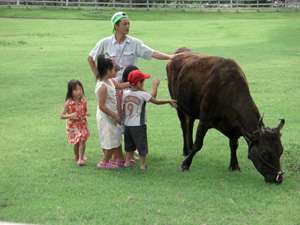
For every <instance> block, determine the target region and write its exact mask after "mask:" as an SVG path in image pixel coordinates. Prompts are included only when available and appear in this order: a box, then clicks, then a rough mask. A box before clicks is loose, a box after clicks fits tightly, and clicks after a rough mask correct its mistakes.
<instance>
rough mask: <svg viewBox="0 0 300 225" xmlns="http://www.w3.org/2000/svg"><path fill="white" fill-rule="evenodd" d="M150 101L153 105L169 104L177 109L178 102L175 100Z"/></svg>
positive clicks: (154, 99) (152, 99)
mask: <svg viewBox="0 0 300 225" xmlns="http://www.w3.org/2000/svg"><path fill="white" fill-rule="evenodd" d="M149 101H150V102H152V103H153V104H156V105H163V104H168V103H169V104H170V105H171V106H173V107H174V108H176V107H177V104H176V100H174V99H169V100H160V99H156V98H153V97H152V98H151V99H150V100H149Z"/></svg>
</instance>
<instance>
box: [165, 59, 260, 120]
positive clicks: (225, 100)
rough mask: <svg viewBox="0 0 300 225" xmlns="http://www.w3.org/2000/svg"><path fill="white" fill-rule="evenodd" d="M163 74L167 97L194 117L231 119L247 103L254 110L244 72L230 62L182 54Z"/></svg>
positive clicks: (170, 63)
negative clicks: (167, 92)
mask: <svg viewBox="0 0 300 225" xmlns="http://www.w3.org/2000/svg"><path fill="white" fill-rule="evenodd" d="M167 74H168V81H169V91H170V94H171V97H172V98H174V99H176V100H177V102H178V107H179V110H182V111H184V112H185V113H187V114H188V115H190V116H192V117H194V118H200V119H201V118H203V117H205V116H209V117H210V118H205V119H207V120H209V119H215V118H218V117H220V118H228V119H230V120H235V119H236V118H234V117H237V116H239V115H234V113H235V112H236V111H239V110H241V109H240V108H242V107H243V104H245V103H247V102H249V103H250V104H248V105H250V107H252V108H254V110H256V111H257V109H256V106H255V104H254V102H253V101H252V98H251V96H250V92H249V88H248V85H247V81H246V78H245V76H244V73H243V71H242V70H241V69H240V67H239V66H238V65H237V64H236V63H235V62H234V61H233V60H231V59H225V58H222V57H216V56H201V55H196V54H190V53H189V54H183V55H179V56H177V57H175V58H174V59H173V60H172V61H170V62H169V64H168V65H167ZM245 110H248V109H245ZM250 111H253V110H250ZM224 121H225V122H226V120H224ZM229 123H230V121H229Z"/></svg>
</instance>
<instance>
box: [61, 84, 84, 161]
mask: <svg viewBox="0 0 300 225" xmlns="http://www.w3.org/2000/svg"><path fill="white" fill-rule="evenodd" d="M87 116H89V114H88V112H87V101H86V99H85V97H84V89H83V86H82V84H81V82H80V81H79V80H70V81H69V82H68V91H67V95H66V101H65V104H64V111H63V112H62V113H61V119H67V123H66V131H67V137H68V142H69V143H70V144H72V145H74V154H75V160H76V162H77V165H79V166H83V165H85V161H86V158H85V157H84V153H85V143H86V141H87V139H88V137H89V130H88V128H87Z"/></svg>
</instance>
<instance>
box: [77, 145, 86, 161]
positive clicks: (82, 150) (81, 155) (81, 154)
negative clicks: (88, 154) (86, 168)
mask: <svg viewBox="0 0 300 225" xmlns="http://www.w3.org/2000/svg"><path fill="white" fill-rule="evenodd" d="M78 153H79V154H78V155H79V158H78V159H79V160H84V153H85V141H81V142H79V148H78Z"/></svg>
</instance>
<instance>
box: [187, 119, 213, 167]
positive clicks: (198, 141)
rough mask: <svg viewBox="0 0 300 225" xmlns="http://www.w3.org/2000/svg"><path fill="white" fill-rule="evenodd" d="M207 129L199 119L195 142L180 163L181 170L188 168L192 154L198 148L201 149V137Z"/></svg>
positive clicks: (202, 137)
mask: <svg viewBox="0 0 300 225" xmlns="http://www.w3.org/2000/svg"><path fill="white" fill-rule="evenodd" d="M207 130H208V127H207V126H206V125H204V124H201V121H200V122H199V125H198V128H197V134H196V141H195V144H194V145H193V148H192V151H191V152H190V153H189V155H188V156H187V157H186V158H185V159H184V160H183V161H182V163H181V169H182V171H185V170H188V169H189V168H190V166H191V164H192V161H193V157H194V155H195V154H196V153H197V152H198V151H199V150H201V148H202V145H203V139H204V137H205V134H206V132H207Z"/></svg>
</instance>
